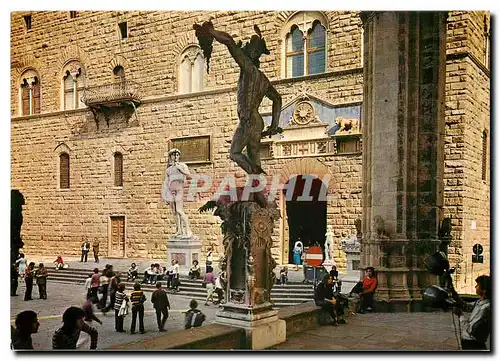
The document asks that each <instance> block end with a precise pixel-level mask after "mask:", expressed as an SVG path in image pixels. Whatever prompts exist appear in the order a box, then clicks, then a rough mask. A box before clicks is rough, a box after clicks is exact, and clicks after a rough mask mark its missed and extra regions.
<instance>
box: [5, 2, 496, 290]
mask: <svg viewBox="0 0 500 361" xmlns="http://www.w3.org/2000/svg"><path fill="white" fill-rule="evenodd" d="M209 18H212V19H213V20H212V21H213V23H214V25H215V27H216V28H217V29H219V30H223V31H226V32H228V33H229V34H231V35H233V36H234V38H235V40H237V41H238V40H241V41H242V42H243V44H244V43H245V42H246V41H248V40H249V38H250V37H251V35H253V34H254V30H253V25H254V24H257V25H258V26H259V28H260V30H261V32H262V36H263V37H264V38H265V40H266V43H267V47H268V49H269V50H270V52H271V54H270V55H267V56H262V57H261V66H260V68H261V69H262V71H263V72H264V73H265V74H266V75H267V76H268V78H269V79H270V80H271V81H272V83H273V84H274V86H275V87H276V89H277V90H278V92H279V93H280V94H281V95H282V98H283V112H282V115H281V118H280V124H281V126H282V127H283V128H284V134H283V137H281V138H280V137H274V138H273V139H272V140H266V141H264V143H265V144H264V145H263V149H262V157H263V168H264V170H265V171H266V172H267V173H268V174H269V175H276V176H277V177H279V179H280V183H281V184H286V183H287V182H289V181H290V180H291V179H293V178H294V176H296V175H305V174H315V175H317V177H318V179H323V177H324V176H325V175H327V176H328V177H329V183H328V187H327V188H328V195H329V196H330V198H329V200H328V201H327V202H326V204H316V205H313V207H316V208H315V210H314V212H312V214H313V217H317V218H318V219H319V220H320V222H316V224H318V228H320V230H319V231H318V232H319V233H317V234H318V235H319V234H321V233H323V234H324V233H325V232H326V224H328V225H332V226H333V230H334V233H335V237H336V244H335V247H334V255H333V256H334V261H335V262H336V263H337V264H338V265H339V266H340V268H341V269H342V268H344V267H345V253H344V252H343V251H342V250H341V247H340V242H341V240H342V239H344V238H346V237H348V236H351V235H355V234H356V227H355V221H356V220H357V219H360V218H361V211H362V204H361V191H362V154H361V151H362V149H361V142H360V136H359V135H358V133H359V132H357V131H353V132H351V134H347V133H345V134H344V136H342V135H341V133H342V132H338V130H339V129H338V128H339V126H338V125H336V121H337V119H339V118H342V119H344V120H351V119H355V120H357V121H358V122H359V123H360V124H359V125H360V126H359V128H360V129H359V130H360V132H362V128H363V127H362V116H361V111H360V109H361V104H362V102H363V67H362V64H363V59H362V54H363V45H362V43H363V42H362V36H363V31H362V26H361V20H360V17H359V13H357V12H343V11H325V12H292V11H290V12H286V11H285V12H264V11H251V12H237V11H228V12H148V11H138V12H76V13H75V12H71V13H70V12H13V13H12V15H11V104H12V107H11V116H12V119H11V146H12V153H11V154H12V158H11V160H12V170H11V184H12V188H13V189H19V190H20V191H21V192H22V193H23V195H24V197H25V199H26V205H25V206H24V223H23V228H22V235H23V241H24V242H25V251H26V253H27V254H28V255H29V254H43V255H55V254H58V253H61V254H66V255H76V254H79V252H80V245H81V243H82V238H83V237H84V236H87V237H89V238H94V237H98V238H99V239H100V241H101V250H102V251H101V252H102V253H103V254H104V255H107V256H109V257H128V258H146V259H147V258H151V259H152V258H165V255H166V248H167V246H168V245H167V239H168V238H169V237H170V235H171V234H172V233H173V231H174V222H173V219H172V217H171V214H170V209H169V206H168V205H167V204H165V203H164V202H163V201H162V200H161V196H160V193H161V187H162V182H163V179H164V172H165V167H166V161H167V152H168V150H169V149H170V148H171V147H172V146H174V145H176V144H180V145H182V144H184V145H186V144H191V147H193V146H194V147H196V144H198V146H201V147H206V152H205V153H203V156H205V159H200V158H199V157H198V158H196V154H186V156H188V157H190V156H193V157H194V158H193V160H192V161H191V162H188V164H189V167H190V169H191V171H192V173H193V174H208V175H210V176H211V177H212V179H213V180H214V184H215V186H214V187H212V189H210V190H207V191H205V192H203V193H201V194H199V196H198V197H197V198H196V199H195V201H193V202H186V204H185V209H186V212H187V214H188V217H189V219H190V222H191V224H192V229H193V231H194V233H195V234H196V235H197V236H199V237H200V239H201V240H202V241H203V248H202V254H204V253H205V250H206V248H207V247H208V246H209V245H216V246H217V247H216V251H218V252H220V251H221V250H222V248H221V247H220V242H221V238H222V237H221V232H220V228H219V222H218V221H217V219H216V218H215V217H213V216H211V215H207V214H199V213H198V212H197V209H198V208H199V207H200V206H201V205H203V204H204V203H205V201H206V200H208V199H210V197H212V195H213V193H214V191H215V187H216V186H217V185H218V184H219V183H220V182H221V180H222V179H223V178H224V177H225V176H227V175H232V174H236V175H237V176H238V177H240V179H241V176H242V174H241V172H240V171H239V170H238V168H237V167H236V166H235V164H234V163H233V162H232V161H230V160H229V158H228V151H229V144H228V143H227V141H228V140H230V139H231V137H232V135H233V132H234V129H235V128H236V125H237V123H238V118H237V111H236V83H237V79H238V74H239V69H238V67H237V65H236V63H235V61H234V60H233V59H232V58H231V57H230V55H229V53H228V51H227V49H226V48H225V47H224V46H223V45H221V44H218V43H214V50H213V53H212V58H211V59H210V72H209V73H208V74H207V72H206V64H205V63H204V61H205V60H204V59H203V54H202V53H201V51H200V49H199V48H198V47H197V41H196V39H195V36H194V31H193V30H192V25H193V24H194V23H201V22H203V21H205V20H207V19H209ZM447 26H448V29H447V66H446V72H447V73H446V119H445V120H444V121H445V123H446V126H445V164H444V167H445V174H444V210H443V214H444V215H445V216H451V218H452V223H453V232H452V235H453V240H452V243H451V245H450V249H449V250H450V254H451V261H452V264H453V265H456V264H458V272H457V281H458V282H459V283H458V284H459V285H460V287H461V288H464V289H466V287H470V284H471V282H472V283H473V279H474V277H475V275H477V274H479V273H484V272H488V271H489V230H490V221H489V219H490V207H489V199H490V198H489V197H490V192H489V184H490V183H489V182H490V177H489V173H490V172H489V169H490V168H489V158H490V157H489V154H490V153H489V149H490V148H489V139H490V132H489V127H490V120H489V114H490V113H489V104H490V101H489V96H490V95H489V94H490V87H489V79H490V70H489V50H488V48H489V45H488V42H489V32H490V30H489V14H488V13H485V12H450V14H449V17H448V19H447ZM28 28H29V29H28ZM298 31H300V33H299V32H298ZM297 34H300V35H301V36H298V35H297ZM301 37H302V39H304V38H305V39H306V40H305V42H303V43H302V48H300V49H299V50H297V44H298V43H297V41H298V42H299V43H300V38H301ZM318 39H319V40H318ZM302 41H304V40H302ZM294 42H295V43H294ZM299 47H300V44H299ZM301 54H302V55H301ZM301 59H302V60H301ZM304 60H305V61H304ZM202 62H203V63H202ZM202 65H203V66H202ZM117 89H118V91H120V89H121V90H122V93H120V94H119V95H118V97H120V96H122V98H123V95H124V93H126V95H127V97H125V98H127V101H123V102H117V103H119V104H118V105H119V106H117V107H112V106H111V105H110V104H108V103H109V100H110V99H107V100H106V101H108V103H106V104H104V100H101V102H100V103H99V100H98V99H97V98H99V96H100V95H106V94H107V95H108V96H110V97H111V98H113V96H116V91H117ZM113 92H115V93H113ZM96 94H97V95H96ZM92 96H94V98H92ZM82 97H83V98H85V99H86V100H87V101H88V100H89V99H91V98H92V99H93V100H94V103H95V104H98V105H99V106H95V107H92V108H89V107H86V106H85V104H84V102H83V100H82ZM96 99H97V100H96ZM131 99H132V100H131ZM122 100H123V99H122ZM103 104H104V106H103ZM108 105H109V106H108ZM114 105H117V104H114ZM260 112H261V114H263V118H264V120H265V121H266V122H268V121H269V119H270V112H271V103H270V102H269V101H267V100H265V101H264V102H263V105H262V107H261V109H260ZM349 124H351V123H349ZM190 137H191V138H190ZM193 137H200V138H193ZM197 139H198V140H199V141H200V142H198V143H196V140H197ZM194 153H196V152H194ZM198 155H199V154H198ZM65 157H66V158H65ZM181 160H182V157H181ZM183 161H184V160H183ZM117 169H118V171H119V172H121V173H120V174H121V176H122V182H121V183H120V182H119V181H118V182H117V179H116V174H117ZM65 174H67V175H68V179H66V178H64V175H65ZM62 178H64V179H62ZM68 183H69V184H68ZM68 185H69V187H68ZM280 194H281V193H280ZM278 204H279V206H280V209H281V212H282V219H281V220H280V221H279V222H278V224H277V225H276V229H275V234H274V236H273V239H274V243H273V254H274V256H275V258H276V260H277V262H278V263H279V264H286V263H288V262H289V260H290V251H291V250H290V248H291V245H293V242H294V241H295V239H290V235H291V234H293V236H294V237H296V236H297V235H298V234H299V233H297V232H298V231H297V230H296V229H294V230H290V226H291V227H295V226H296V224H295V225H294V224H293V223H294V222H296V221H294V222H292V221H290V224H289V220H290V218H292V219H295V218H296V217H297V215H299V218H300V214H301V212H303V213H304V214H306V215H307V214H308V213H309V212H308V209H307V208H300V207H301V206H300V205H298V206H297V205H295V206H293V205H292V204H291V203H287V202H286V201H285V200H284V199H283V197H282V196H281V197H279V198H278ZM293 207H296V210H294V213H293V215H292V213H290V212H291V211H290V210H291V209H292V208H293ZM297 207H298V208H297ZM287 209H288V210H287ZM294 217H295V218H294ZM310 217H312V216H310ZM309 222H313V223H314V220H311V219H309ZM323 225H324V228H325V230H324V231H322V230H321V228H322V227H323ZM304 227H305V226H304ZM315 232H316V230H315ZM306 233H307V232H306ZM305 236H306V237H307V235H305ZM303 237H304V235H303ZM292 238H293V237H292ZM307 241H308V242H311V243H313V242H319V243H322V241H324V238H323V239H321V236H315V238H314V239H308V240H307ZM474 243H481V244H482V245H483V247H484V254H483V255H484V260H485V263H483V264H482V265H479V264H474V265H472V264H471V262H470V260H471V252H472V245H473V244H474Z"/></svg>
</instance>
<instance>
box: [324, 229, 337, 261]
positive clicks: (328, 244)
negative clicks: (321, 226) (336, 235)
mask: <svg viewBox="0 0 500 361" xmlns="http://www.w3.org/2000/svg"><path fill="white" fill-rule="evenodd" d="M326 229H327V230H326V234H325V237H326V239H325V261H324V262H323V264H327V265H332V264H334V263H333V260H332V247H333V227H332V226H330V225H329V226H326Z"/></svg>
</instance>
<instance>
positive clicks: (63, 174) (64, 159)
mask: <svg viewBox="0 0 500 361" xmlns="http://www.w3.org/2000/svg"><path fill="white" fill-rule="evenodd" d="M59 188H60V189H69V154H68V153H61V154H60V155H59Z"/></svg>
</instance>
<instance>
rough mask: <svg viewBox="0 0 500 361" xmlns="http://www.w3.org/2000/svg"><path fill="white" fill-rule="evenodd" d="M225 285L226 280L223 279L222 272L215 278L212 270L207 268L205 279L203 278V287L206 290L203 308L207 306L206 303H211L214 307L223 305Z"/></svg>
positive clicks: (209, 267)
mask: <svg viewBox="0 0 500 361" xmlns="http://www.w3.org/2000/svg"><path fill="white" fill-rule="evenodd" d="M225 285H226V278H225V277H224V272H219V274H218V275H217V277H215V275H214V270H213V268H212V267H211V266H207V269H206V273H205V277H204V278H203V287H205V288H206V289H207V298H206V300H205V306H208V301H211V302H212V304H214V305H218V304H222V303H224V288H225ZM214 293H215V294H216V295H217V300H216V301H214Z"/></svg>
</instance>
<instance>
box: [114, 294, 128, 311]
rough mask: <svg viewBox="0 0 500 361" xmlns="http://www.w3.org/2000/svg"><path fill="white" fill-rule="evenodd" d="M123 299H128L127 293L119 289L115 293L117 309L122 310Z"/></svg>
mask: <svg viewBox="0 0 500 361" xmlns="http://www.w3.org/2000/svg"><path fill="white" fill-rule="evenodd" d="M123 300H128V297H127V295H126V294H125V293H123V292H120V291H117V292H116V295H115V310H120V307H122V303H123Z"/></svg>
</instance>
